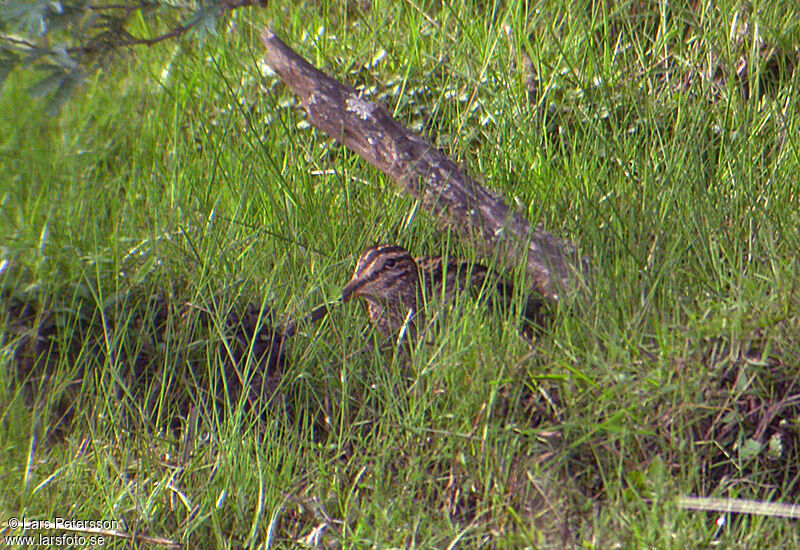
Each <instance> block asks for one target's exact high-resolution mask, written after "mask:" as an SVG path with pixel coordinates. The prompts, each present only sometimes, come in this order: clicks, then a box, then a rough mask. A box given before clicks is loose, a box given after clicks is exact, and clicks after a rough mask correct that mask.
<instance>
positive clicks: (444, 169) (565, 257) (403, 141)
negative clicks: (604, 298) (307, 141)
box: [261, 29, 585, 300]
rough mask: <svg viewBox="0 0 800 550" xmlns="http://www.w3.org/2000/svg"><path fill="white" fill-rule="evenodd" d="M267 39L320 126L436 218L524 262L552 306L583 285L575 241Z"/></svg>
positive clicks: (512, 262) (486, 251)
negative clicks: (537, 221)
mask: <svg viewBox="0 0 800 550" xmlns="http://www.w3.org/2000/svg"><path fill="white" fill-rule="evenodd" d="M261 41H262V43H263V44H264V47H265V48H266V55H265V60H266V62H267V64H268V65H269V66H270V67H271V68H272V69H273V70H274V71H275V72H276V73H277V74H278V76H279V77H280V78H281V80H283V82H284V83H286V85H287V86H288V87H289V88H290V89H291V90H292V92H294V93H295V95H297V97H298V98H299V100H300V103H301V105H302V106H303V108H304V109H305V110H306V112H307V113H308V118H309V122H310V123H311V124H312V125H313V126H314V127H316V128H318V129H319V130H322V131H323V132H325V133H326V134H328V135H329V136H330V137H332V138H334V139H336V140H338V141H339V142H341V143H343V144H344V145H345V146H346V147H348V148H350V149H352V150H353V151H355V152H356V153H358V154H359V155H360V156H361V158H363V159H364V160H366V161H367V162H369V163H370V164H372V165H373V166H375V167H376V168H378V169H379V170H380V171H381V172H383V173H385V174H387V175H388V176H389V177H391V178H392V179H393V180H394V181H395V183H397V185H399V186H400V188H401V189H402V190H403V191H405V192H406V193H408V194H410V195H411V196H413V197H415V198H418V199H420V201H421V204H422V205H423V207H424V208H426V209H427V210H428V211H430V212H431V213H432V214H433V215H434V216H435V217H436V218H437V219H440V220H441V221H443V222H445V223H446V224H447V225H449V226H451V227H453V228H455V229H456V230H457V231H458V233H459V234H460V235H461V236H462V237H464V238H467V239H469V241H470V242H471V243H472V244H473V246H475V247H476V249H477V251H478V252H479V254H481V255H483V256H484V257H489V256H492V255H494V254H497V255H498V259H499V260H500V261H501V262H502V263H503V264H504V265H505V266H506V267H507V268H512V267H513V266H516V265H519V264H520V263H521V262H525V264H526V267H527V269H526V271H527V274H528V277H529V280H530V281H532V284H533V285H534V287H535V289H536V290H538V291H539V292H541V293H542V294H543V295H544V296H545V297H547V298H550V299H552V300H558V299H559V298H560V296H561V295H562V293H563V292H565V291H571V290H574V289H576V288H577V287H578V286H579V284H580V282H581V281H583V274H584V272H585V268H584V267H583V262H582V261H581V259H580V258H579V257H578V255H577V254H576V252H575V248H574V247H573V246H572V245H571V244H570V243H568V242H566V241H563V240H561V239H558V238H556V237H554V236H553V235H551V234H550V233H548V232H546V231H544V230H542V229H537V228H534V227H532V226H531V225H530V223H528V221H527V220H526V219H525V218H524V217H523V216H521V215H520V214H518V213H516V212H514V211H513V210H511V208H509V207H508V206H507V205H506V204H505V203H504V202H503V201H502V200H501V199H500V198H499V197H498V196H497V195H495V194H494V193H492V192H491V191H489V190H487V189H485V188H483V187H482V186H480V185H479V184H477V183H476V182H475V181H473V180H472V179H471V178H469V177H468V176H466V175H465V174H463V173H462V172H461V170H459V168H458V166H456V165H455V163H453V162H452V161H451V160H450V159H448V158H447V157H446V156H445V155H444V154H443V153H441V152H440V151H439V150H437V149H436V148H435V147H434V146H433V145H431V144H430V143H428V142H427V141H425V140H424V139H422V138H421V137H420V136H418V135H416V134H414V133H413V132H411V131H410V130H408V129H407V128H405V127H404V126H403V125H401V124H400V123H398V122H397V121H395V120H394V119H393V118H392V117H391V116H390V115H389V113H388V111H387V110H386V109H385V108H384V107H382V106H380V105H377V104H375V103H372V102H369V101H366V100H365V99H363V98H362V97H360V96H359V95H358V94H357V93H356V91H355V90H354V89H352V88H350V87H347V86H343V85H342V84H340V83H339V82H337V81H336V80H334V79H332V78H330V77H328V76H327V75H325V74H324V73H322V72H321V71H319V70H317V69H316V68H314V67H313V66H312V65H311V64H309V63H308V62H307V61H306V60H305V59H303V58H302V57H300V56H299V55H298V54H296V53H295V52H294V51H293V50H292V49H291V48H289V47H288V46H287V45H286V44H284V43H283V42H282V41H281V40H280V39H278V37H277V36H275V34H274V33H273V32H272V31H271V30H269V29H265V30H264V32H263V33H262V35H261Z"/></svg>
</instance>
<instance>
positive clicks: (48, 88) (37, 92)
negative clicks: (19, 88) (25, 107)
mask: <svg viewBox="0 0 800 550" xmlns="http://www.w3.org/2000/svg"><path fill="white" fill-rule="evenodd" d="M65 77H66V75H65V73H64V72H63V71H51V72H50V74H49V75H47V76H46V77H44V78H43V79H41V80H40V81H39V82H37V83H36V84H34V85H33V86H31V87H30V88H29V89H28V93H29V94H30V95H31V96H33V97H42V96H46V95H47V94H49V93H52V92H54V91H55V90H56V88H58V87H59V86H60V85H61V82H62V81H63V80H64V78H65Z"/></svg>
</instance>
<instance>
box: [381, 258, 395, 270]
mask: <svg viewBox="0 0 800 550" xmlns="http://www.w3.org/2000/svg"><path fill="white" fill-rule="evenodd" d="M395 265H397V258H389V259H388V260H386V262H385V263H384V264H383V267H384V269H392V268H393V267H394V266H395Z"/></svg>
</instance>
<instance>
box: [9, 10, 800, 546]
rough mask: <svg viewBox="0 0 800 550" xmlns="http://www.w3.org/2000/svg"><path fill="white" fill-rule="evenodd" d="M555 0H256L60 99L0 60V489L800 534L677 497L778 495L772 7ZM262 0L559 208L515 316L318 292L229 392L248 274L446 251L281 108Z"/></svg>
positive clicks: (231, 537) (580, 528)
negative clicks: (565, 283) (350, 299)
mask: <svg viewBox="0 0 800 550" xmlns="http://www.w3.org/2000/svg"><path fill="white" fill-rule="evenodd" d="M562 4H563V3H560V2H544V1H543V2H539V3H533V4H532V3H524V2H518V3H513V2H512V3H500V2H496V3H492V2H467V1H461V2H455V3H451V4H439V3H414V2H405V3H400V2H375V3H374V6H373V7H372V9H370V10H368V11H365V12H361V13H360V14H359V13H358V12H357V11H353V10H352V9H351V10H350V11H348V9H347V8H346V3H344V2H330V3H328V2H318V3H308V5H306V6H304V7H301V8H297V7H294V5H293V4H289V3H278V2H273V3H270V6H269V7H268V8H266V9H263V10H256V9H253V10H251V11H247V10H245V11H241V12H238V13H236V14H235V16H234V23H235V25H233V26H230V27H227V26H225V27H222V28H221V29H220V34H219V36H218V37H216V38H209V39H207V40H206V41H205V43H204V44H203V45H199V44H194V45H190V44H189V43H186V44H183V45H182V46H179V45H177V44H174V43H164V44H162V45H160V46H158V47H155V48H152V49H147V50H137V51H136V52H135V53H134V54H133V56H132V57H127V58H123V59H121V60H120V65H119V66H118V67H116V68H115V69H114V70H110V71H108V72H107V73H105V74H102V75H100V76H99V78H97V79H96V81H92V82H88V83H87V84H86V85H85V86H84V87H83V88H81V90H80V91H79V93H78V95H77V96H76V97H75V98H73V99H72V100H71V101H70V102H69V103H68V104H67V105H66V107H65V109H64V111H63V112H62V113H61V114H60V115H59V116H58V117H56V118H49V117H47V116H46V115H45V114H44V110H45V107H44V105H43V104H41V103H36V102H34V101H33V100H31V98H30V97H29V96H28V95H27V93H26V89H27V88H28V87H29V86H30V84H31V83H32V82H33V81H34V78H35V76H36V75H31V74H25V73H16V74H14V75H13V76H12V78H10V79H9V81H8V82H7V83H6V86H5V87H4V89H3V91H2V94H1V95H0V110H1V111H0V112H2V116H0V173H2V174H3V178H2V180H0V262H3V264H2V265H3V269H2V272H1V273H0V285H2V296H3V301H4V303H5V304H7V306H9V307H4V308H3V309H2V310H0V311H2V316H0V335H2V336H1V338H2V339H1V340H0V342H2V348H1V349H0V512H1V516H2V518H1V519H2V521H6V520H7V519H8V518H10V517H21V516H25V517H27V518H28V519H48V518H53V517H55V516H62V517H68V518H76V519H95V520H96V519H118V520H124V522H125V524H126V526H127V531H130V532H134V531H135V532H137V533H139V534H142V535H147V536H152V537H163V538H166V539H169V540H173V541H179V542H182V543H183V544H185V545H186V547H206V546H220V547H235V548H240V547H248V548H249V547H261V546H266V545H272V546H275V547H286V548H290V547H295V546H296V545H297V543H298V542H299V541H305V542H307V543H309V544H312V543H314V542H315V535H317V536H318V537H319V539H318V541H317V542H318V543H319V544H321V545H334V544H339V545H341V547H346V548H362V547H408V548H411V547H414V548H416V547H421V548H434V547H435V548H445V547H456V546H458V547H465V548H469V547H476V546H480V545H485V546H488V547H500V548H520V547H531V548H562V547H565V546H567V547H579V548H610V547H621V548H645V547H647V548H693V547H722V548H761V547H763V548H796V547H798V546H799V545H800V536H799V535H798V530H797V524H796V521H794V522H793V521H792V520H786V519H778V518H772V517H760V516H737V515H725V516H724V519H725V521H724V522H717V519H718V518H719V517H721V515H720V514H711V513H705V512H695V511H688V510H682V509H679V508H678V506H677V504H676V503H677V498H678V497H680V496H686V495H692V496H714V497H721V498H748V499H756V500H763V501H770V502H783V503H796V502H797V501H798V495H800V470H798V467H797V464H798V463H800V461H799V460H798V459H799V458H800V457H799V456H798V452H799V451H798V449H800V407H799V406H798V404H797V397H796V396H797V395H798V393H800V391H799V390H798V374H797V373H798V370H797V367H798V364H800V344H798V342H800V324H799V323H798V316H797V315H798V314H797V312H798V305H800V290H798V288H800V287H798V275H797V273H798V271H800V266H799V265H798V261H797V250H798V249H800V214H798V196H799V195H798V183H797V182H798V176H799V175H800V174H799V173H798V160H799V158H800V157H799V153H798V151H800V142H798V139H797V136H798V135H800V134H799V131H800V128H798V125H799V124H800V116H799V115H800V113H798V107H797V102H796V101H795V100H794V98H795V96H796V95H797V84H798V76H797V74H795V73H794V72H792V71H791V62H792V59H793V60H794V64H795V65H796V64H797V55H798V54H797V46H796V45H797V44H798V39H800V36H798V33H797V27H796V25H794V24H793V21H796V20H797V16H798V13H797V11H796V9H794V8H792V9H788V8H781V7H775V6H773V5H771V4H770V5H767V4H763V5H759V6H758V10H757V11H755V10H751V11H747V10H742V11H737V10H741V8H740V5H739V3H736V2H722V3H716V4H714V5H713V6H712V5H711V4H708V5H701V6H698V7H697V8H693V9H690V8H687V7H683V6H679V5H673V4H669V5H667V4H665V3H652V4H651V3H644V2H630V3H616V4H614V3H610V4H607V3H597V4H596V5H593V4H591V3H580V4H577V5H575V6H572V7H570V8H564V7H563V5H562ZM734 18H736V22H737V24H736V25H733V24H732V22H733V21H734ZM267 21H271V24H272V25H273V28H274V30H275V31H276V32H277V33H278V35H279V36H280V37H281V38H282V39H283V40H285V41H286V42H287V43H288V44H289V45H290V46H292V47H293V48H295V49H296V50H297V51H299V52H300V53H301V54H302V55H303V56H305V57H306V58H307V59H309V60H310V61H311V62H312V63H314V64H315V65H317V66H319V67H321V68H322V69H323V70H325V71H326V72H328V73H329V74H331V75H332V76H334V77H336V78H338V79H339V80H340V81H343V82H346V83H349V84H352V85H356V86H360V87H362V88H363V89H365V90H366V93H367V95H368V96H369V97H370V98H371V99H377V100H380V101H382V102H383V104H384V105H385V106H386V107H387V108H388V109H389V110H390V111H392V112H393V113H394V115H395V116H396V117H397V118H398V119H399V120H401V121H402V122H403V123H405V124H407V125H409V126H410V127H412V128H415V129H417V130H418V131H421V132H423V133H424V135H425V136H426V137H427V138H428V139H430V140H431V141H432V142H433V143H435V144H436V145H437V146H438V147H440V148H441V149H442V150H444V151H445V152H447V153H448V154H449V155H451V156H452V157H453V158H455V159H456V160H457V161H458V162H459V163H461V164H462V165H463V166H464V167H465V169H466V170H467V171H468V172H469V173H471V174H475V175H479V176H480V178H481V179H482V180H483V181H484V182H485V184H486V185H488V186H489V187H491V188H493V189H496V190H498V191H499V192H501V193H502V194H503V195H504V196H505V197H506V198H507V199H508V200H509V201H510V202H512V203H513V204H515V205H516V207H517V208H518V209H520V210H521V211H523V212H524V213H525V214H526V215H527V216H528V217H529V218H530V219H531V220H532V221H533V222H535V223H537V224H541V225H543V226H544V227H545V228H547V229H548V230H550V231H552V232H553V233H555V234H557V235H560V236H563V237H566V238H569V239H571V240H573V241H575V242H576V243H578V244H579V246H580V247H581V249H582V251H583V253H584V254H585V255H587V256H588V257H589V258H590V259H591V262H592V266H593V272H592V290H591V293H585V294H584V295H582V296H579V297H578V298H577V299H576V301H575V302H574V303H571V304H559V305H558V306H557V307H555V308H554V309H553V319H552V322H551V324H550V326H549V327H548V328H547V330H546V331H544V333H543V334H541V335H540V336H539V337H538V338H537V340H536V341H535V342H534V343H533V344H532V345H531V344H530V343H529V342H527V341H526V340H524V339H523V338H522V337H521V336H520V335H519V333H518V331H517V326H518V320H517V319H516V317H515V315H514V312H509V313H507V314H499V313H490V312H488V311H487V309H486V308H485V307H484V306H483V305H481V304H476V303H474V302H472V301H470V300H469V299H464V300H463V301H461V302H460V303H459V304H458V309H459V310H460V311H461V312H462V313H461V314H460V315H449V316H448V317H447V318H446V320H444V321H443V323H442V327H441V332H440V334H439V337H438V338H437V340H436V342H435V343H434V344H433V345H426V346H420V347H419V348H418V349H417V350H416V351H415V352H414V353H413V354H412V357H411V358H408V357H407V356H404V355H403V354H402V353H392V352H391V351H383V352H376V351H368V352H360V350H362V349H363V348H364V346H365V344H366V343H367V342H368V341H371V340H372V339H373V338H374V336H375V335H374V334H372V332H370V331H369V330H367V322H366V319H365V316H364V315H363V312H362V311H361V309H360V308H359V307H358V306H357V305H356V304H347V305H345V306H344V307H341V308H334V310H333V311H332V312H331V314H330V316H329V317H328V318H327V319H325V320H324V321H323V322H322V323H320V324H319V325H317V326H312V327H305V328H303V329H302V330H301V331H300V332H299V333H298V334H297V335H296V336H295V337H293V338H292V339H291V340H290V341H289V342H288V345H287V349H286V358H285V364H284V366H283V370H282V373H281V376H280V377H279V379H277V380H276V383H277V384H278V386H277V387H278V390H277V392H276V393H275V395H274V396H272V397H271V398H270V399H269V400H268V402H266V401H267V400H266V397H265V398H264V400H263V401H262V402H261V406H260V408H261V409H262V410H261V412H260V414H259V413H258V412H255V411H253V410H252V407H250V406H249V405H248V403H247V399H246V398H245V396H243V395H240V394H239V392H237V391H236V388H234V387H230V382H231V380H230V378H229V376H228V375H229V372H230V368H231V367H230V363H231V362H230V359H229V356H230V355H233V354H235V353H236V351H235V349H233V347H231V346H232V344H231V343H230V342H231V339H230V333H231V327H230V326H227V325H226V323H227V322H228V321H229V320H230V318H231V316H232V317H233V318H236V317H237V316H240V315H241V314H242V312H243V310H244V304H251V305H254V306H255V307H256V308H257V310H262V309H263V310H264V311H268V312H271V317H270V316H266V317H265V318H264V321H263V322H264V323H272V324H276V325H277V324H279V323H280V322H281V321H283V320H285V319H286V318H287V317H288V316H290V315H297V314H304V313H306V312H308V311H310V310H311V309H312V308H313V307H314V306H316V305H318V304H320V303H322V302H325V301H329V300H333V299H334V298H336V297H337V295H338V292H339V290H340V289H341V287H342V286H343V285H344V283H345V282H346V281H347V279H348V277H349V275H350V273H351V270H352V268H353V265H354V263H355V259H356V256H357V254H358V252H360V250H361V249H363V248H364V247H366V246H368V245H370V244H374V243H375V242H379V241H394V242H397V243H399V244H402V245H404V246H406V247H407V248H409V249H410V250H412V252H413V253H416V254H425V253H430V254H432V253H438V252H441V251H443V250H444V251H447V252H448V253H451V254H459V255H465V256H467V257H472V256H474V253H473V252H472V251H471V250H470V249H469V247H468V246H467V245H466V244H464V243H459V242H457V239H456V238H455V236H454V235H451V234H448V233H446V232H441V231H439V230H437V229H436V226H435V221H434V220H432V219H431V218H430V216H428V215H427V214H425V213H424V212H423V211H422V210H421V209H420V208H418V207H417V205H415V204H414V202H413V201H412V200H411V199H409V198H407V197H405V196H403V195H400V194H399V193H398V192H396V191H395V189H394V187H393V185H392V184H391V182H390V181H388V180H387V178H386V177H384V176H382V175H380V174H378V173H377V172H376V171H375V170H374V169H372V168H370V167H369V166H367V165H366V163H365V162H363V161H361V160H360V159H358V158H357V157H356V156H355V155H354V154H352V153H350V152H348V151H346V150H344V149H343V148H342V147H341V146H339V145H337V144H335V143H334V142H332V141H331V140H329V139H327V138H326V137H324V136H323V135H321V134H320V133H318V132H316V131H314V130H313V129H310V128H309V127H308V126H307V125H306V124H305V123H304V117H303V115H302V112H301V111H300V109H299V108H298V107H297V106H296V103H295V101H294V99H293V98H292V97H291V96H290V95H289V93H288V92H287V91H286V90H285V89H284V87H283V86H282V85H281V84H280V83H278V82H277V81H276V79H275V77H274V76H269V75H264V74H262V72H261V70H260V65H259V59H260V55H261V54H260V44H259V42H258V34H259V30H260V28H261V27H262V26H263V25H264V24H266V22H267ZM745 24H746V25H747V26H746V28H745V27H744V26H743V25H745ZM756 26H757V29H758V34H757V35H756V31H755V30H754V29H755V28H756ZM506 28H507V29H508V32H507V31H506ZM756 36H758V37H760V40H762V41H763V46H762V43H761V42H758V39H757V38H756ZM773 47H774V48H775V51H774V52H773V53H772V54H769V51H770V48H773ZM384 52H385V53H384ZM524 56H529V58H530V66H532V67H533V71H535V75H531V74H527V73H526V70H523V67H524V66H526V61H525V59H524ZM742 61H744V62H745V63H746V67H747V70H746V71H744V72H743V73H742V76H741V77H739V76H736V69H737V67H741V63H742ZM534 76H535V79H536V81H537V87H538V93H537V94H535V95H534V96H533V100H532V103H531V102H529V100H528V94H527V92H526V89H525V82H526V78H529V77H534ZM24 306H27V310H25V314H24V315H22V317H21V320H20V312H21V311H22V308H23V307H24ZM203 312H207V314H204V313H203ZM365 331H366V332H365ZM37 335H38V340H37V339H36V337H37ZM249 345H251V346H255V344H254V343H252V342H251V343H250V344H249ZM238 369H239V371H238V372H239V375H240V376H242V377H244V378H245V379H249V378H250V377H251V376H253V375H254V374H256V375H258V374H260V370H261V369H262V367H261V366H259V363H258V361H257V359H256V357H254V356H253V354H250V355H248V354H247V353H245V355H244V358H243V359H242V360H241V361H239V362H238ZM21 382H24V383H21ZM223 386H228V390H225V389H224V388H223ZM192 410H193V411H194V413H191V414H190V412H189V411H192ZM65 411H68V414H67V417H66V418H64V419H61V418H60V417H61V415H62V414H63V413H64V412H65ZM2 534H3V535H5V534H13V532H12V531H5V532H3V533H2ZM112 542H113V543H114V544H116V545H117V546H119V547H122V546H123V545H125V541H123V540H121V539H119V538H111V539H109V540H108V541H107V544H111V543H112ZM141 545H142V546H148V545H147V544H145V543H141ZM326 547H327V546H326ZM331 547H334V546H331Z"/></svg>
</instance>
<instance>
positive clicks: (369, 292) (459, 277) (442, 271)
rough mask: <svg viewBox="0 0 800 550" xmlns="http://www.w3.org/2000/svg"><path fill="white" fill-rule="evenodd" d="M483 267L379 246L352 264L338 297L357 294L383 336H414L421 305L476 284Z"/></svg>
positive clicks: (419, 327)
mask: <svg viewBox="0 0 800 550" xmlns="http://www.w3.org/2000/svg"><path fill="white" fill-rule="evenodd" d="M486 274H487V269H486V268H485V267H483V266H481V265H477V264H472V265H471V264H468V263H466V262H445V261H444V260H443V259H442V257H441V256H420V257H417V258H412V257H411V255H410V254H409V253H408V251H406V249H404V248H403V247H401V246H397V245H394V244H382V245H378V246H373V247H371V248H368V249H367V250H366V251H364V253H363V254H362V255H361V257H360V258H359V259H358V263H357V264H356V269H355V272H354V273H353V277H352V279H350V282H349V283H347V285H345V287H344V288H343V289H342V300H343V301H345V302H346V301H348V300H350V299H352V298H355V297H360V298H363V299H364V300H365V301H366V303H367V311H368V313H369V318H370V321H371V322H372V324H373V325H375V327H376V328H377V329H378V330H379V331H380V332H381V333H383V334H385V335H387V336H392V337H398V336H401V331H402V330H404V329H405V330H406V331H407V333H408V336H409V338H411V339H412V340H413V339H415V338H416V337H417V334H418V333H419V331H420V330H422V329H423V328H425V303H426V301H427V300H431V299H436V298H441V300H442V301H443V302H447V301H449V300H451V299H452V297H453V296H454V295H455V293H456V292H458V291H459V290H461V289H464V288H465V287H466V286H474V287H476V288H480V286H481V285H482V284H483V281H484V280H485V278H486Z"/></svg>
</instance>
